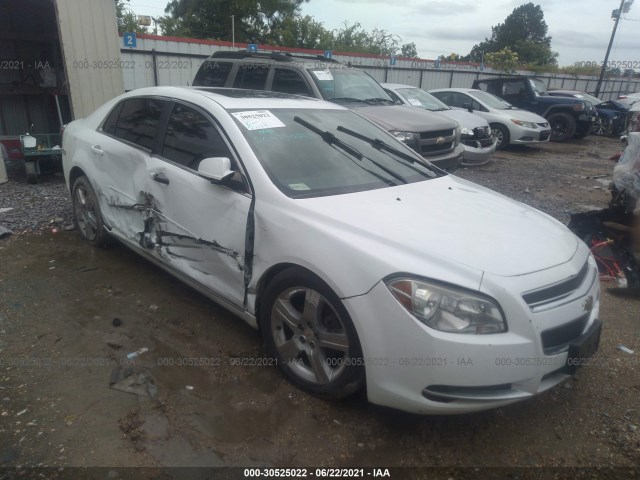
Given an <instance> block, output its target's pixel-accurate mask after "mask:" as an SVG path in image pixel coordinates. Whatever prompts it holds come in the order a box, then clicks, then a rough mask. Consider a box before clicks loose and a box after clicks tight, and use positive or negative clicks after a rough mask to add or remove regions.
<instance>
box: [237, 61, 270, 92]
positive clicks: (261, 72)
mask: <svg viewBox="0 0 640 480" xmlns="http://www.w3.org/2000/svg"><path fill="white" fill-rule="evenodd" d="M268 73H269V65H268V64H266V63H264V64H261V63H255V64H248V65H240V67H239V68H238V73H237V74H236V80H235V82H234V83H233V86H234V87H235V88H248V89H252V90H264V88H265V84H266V82H267V75H268Z"/></svg>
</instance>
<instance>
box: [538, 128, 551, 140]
mask: <svg viewBox="0 0 640 480" xmlns="http://www.w3.org/2000/svg"><path fill="white" fill-rule="evenodd" d="M550 136H551V131H550V130H547V131H546V132H542V133H541V134H540V140H541V141H543V142H546V141H547V140H548V139H549V137H550Z"/></svg>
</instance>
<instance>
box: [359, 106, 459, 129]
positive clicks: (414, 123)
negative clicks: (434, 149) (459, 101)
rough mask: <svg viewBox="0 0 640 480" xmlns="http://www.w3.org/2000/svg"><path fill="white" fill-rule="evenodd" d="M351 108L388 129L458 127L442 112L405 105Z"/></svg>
mask: <svg viewBox="0 0 640 480" xmlns="http://www.w3.org/2000/svg"><path fill="white" fill-rule="evenodd" d="M349 108H351V109H353V110H354V111H356V112H358V113H359V114H360V115H362V116H364V117H366V118H368V119H369V120H371V121H372V122H374V123H377V124H378V125H380V126H381V127H382V128H384V129H385V130H387V131H392V130H397V131H400V132H421V131H424V130H446V129H449V128H451V129H453V128H456V126H457V123H456V122H455V121H453V120H450V119H449V118H447V117H445V116H443V115H440V113H434V112H428V111H426V110H422V109H420V108H415V107H409V106H403V105H382V106H370V107H363V106H355V105H349Z"/></svg>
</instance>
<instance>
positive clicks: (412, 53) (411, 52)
mask: <svg viewBox="0 0 640 480" xmlns="http://www.w3.org/2000/svg"><path fill="white" fill-rule="evenodd" d="M400 52H401V55H402V56H403V57H408V58H418V49H417V48H416V44H415V43H413V42H411V43H405V44H404V45H402V48H401V49H400Z"/></svg>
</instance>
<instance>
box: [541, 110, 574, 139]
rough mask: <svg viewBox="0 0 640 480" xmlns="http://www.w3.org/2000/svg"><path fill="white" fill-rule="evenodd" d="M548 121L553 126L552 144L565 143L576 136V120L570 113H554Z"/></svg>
mask: <svg viewBox="0 0 640 480" xmlns="http://www.w3.org/2000/svg"><path fill="white" fill-rule="evenodd" d="M547 120H548V121H549V125H550V126H551V141H552V142H565V141H567V140H569V139H570V138H572V137H573V136H574V135H575V134H576V120H575V119H574V118H573V117H572V116H571V115H569V114H568V113H563V112H558V113H553V114H551V115H549V117H547Z"/></svg>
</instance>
